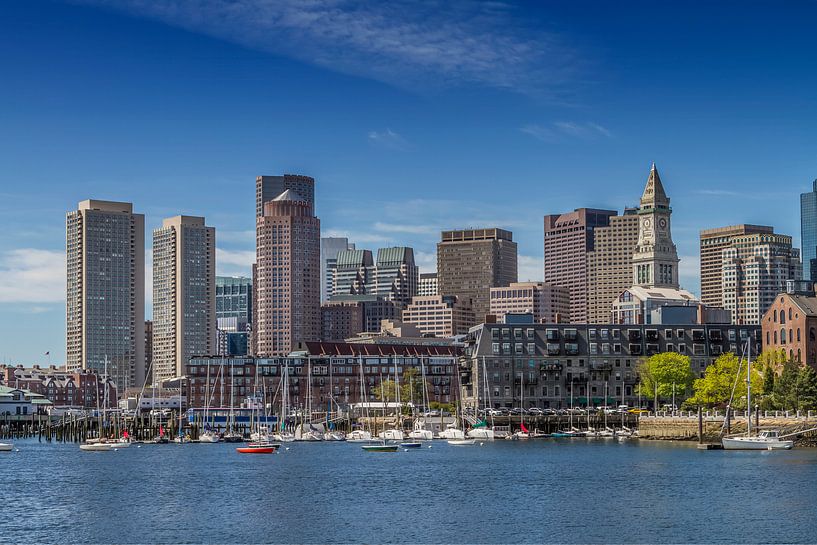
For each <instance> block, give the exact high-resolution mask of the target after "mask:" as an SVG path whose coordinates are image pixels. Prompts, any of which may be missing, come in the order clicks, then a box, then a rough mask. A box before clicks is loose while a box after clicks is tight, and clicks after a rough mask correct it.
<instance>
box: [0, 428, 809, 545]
mask: <svg viewBox="0 0 817 545" xmlns="http://www.w3.org/2000/svg"><path fill="white" fill-rule="evenodd" d="M0 482H2V483H3V486H2V491H3V504H4V505H5V512H4V516H3V517H2V518H0V542H3V543H16V542H27V543H28V542H59V543H113V542H116V543H216V542H218V543H260V542H270V543H296V542H311V543H318V542H320V543H323V542H333V543H377V542H383V543H402V542H408V543H541V542H559V543H587V542H595V543H602V542H604V543H610V542H613V543H621V542H627V543H634V542H638V543H714V542H722V543H726V542H729V543H732V542H753V543H781V542H785V543H812V542H814V541H815V536H817V519H816V518H815V517H814V513H815V512H817V493H815V491H814V483H817V449H795V450H792V451H788V452H780V451H775V452H736V451H732V452H725V451H699V450H697V449H696V448H695V445H694V444H691V443H668V442H651V441H637V440H632V441H627V442H624V443H619V442H617V441H614V440H600V439H599V440H587V439H565V440H553V439H547V440H537V441H527V442H526V441H518V442H517V441H514V442H509V441H497V442H494V443H488V442H486V443H484V444H483V445H479V444H477V445H474V446H469V447H455V446H451V445H448V444H447V443H445V442H434V443H433V444H431V448H428V445H425V446H424V447H423V448H422V449H417V450H410V451H405V450H402V449H401V450H400V451H399V452H397V453H367V452H364V451H363V450H362V449H361V448H360V445H359V444H353V443H349V444H347V443H291V444H285V445H284V446H283V447H282V449H281V451H280V452H279V453H278V454H273V455H239V454H237V453H236V451H235V445H230V444H209V445H208V444H187V445H177V444H168V445H133V446H131V447H130V448H127V449H122V450H118V451H114V452H102V453H99V452H97V453H94V452H83V451H80V449H79V448H78V447H77V445H76V444H70V443H69V444H53V443H52V444H47V443H39V442H37V441H36V439H34V440H24V441H18V442H17V443H16V444H15V451H13V452H8V453H0Z"/></svg>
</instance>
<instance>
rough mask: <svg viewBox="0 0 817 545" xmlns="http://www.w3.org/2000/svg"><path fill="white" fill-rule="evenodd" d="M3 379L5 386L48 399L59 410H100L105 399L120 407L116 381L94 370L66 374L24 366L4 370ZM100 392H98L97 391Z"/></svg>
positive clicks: (0, 373) (1, 368)
mask: <svg viewBox="0 0 817 545" xmlns="http://www.w3.org/2000/svg"><path fill="white" fill-rule="evenodd" d="M0 379H2V383H3V385H4V386H9V387H12V388H20V389H23V390H29V391H30V392H32V393H35V394H40V395H42V396H45V398H46V399H48V400H49V401H51V402H52V403H53V404H54V406H55V407H76V408H89V409H90V408H96V406H97V399H99V403H100V404H101V403H102V400H104V399H105V388H106V387H107V388H108V398H107V399H108V400H110V404H111V406H114V405H115V404H116V400H117V391H116V384H115V383H114V382H113V380H111V379H108V380H105V379H104V378H103V377H101V376H100V375H99V374H97V373H96V371H94V370H92V369H81V370H78V371H74V372H71V371H66V370H65V369H64V368H59V367H55V366H53V365H52V366H49V367H40V366H39V365H35V366H33V367H23V366H22V365H16V366H14V365H6V366H0ZM95 390H96V391H95Z"/></svg>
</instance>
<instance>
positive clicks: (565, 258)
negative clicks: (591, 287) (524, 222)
mask: <svg viewBox="0 0 817 545" xmlns="http://www.w3.org/2000/svg"><path fill="white" fill-rule="evenodd" d="M615 215H616V212H615V211H614V210H596V209H592V208H578V209H576V210H574V211H573V212H567V213H566V214H550V215H547V216H545V218H544V224H545V284H548V285H551V286H561V287H564V288H567V289H568V290H570V321H571V323H574V324H585V323H587V321H588V313H587V310H588V305H587V291H588V279H587V254H588V252H592V251H593V249H594V248H595V246H594V244H595V238H594V235H595V230H596V229H597V228H599V227H607V226H608V225H610V218H611V217H612V216H615Z"/></svg>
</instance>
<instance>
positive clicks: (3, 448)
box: [0, 443, 14, 452]
mask: <svg viewBox="0 0 817 545" xmlns="http://www.w3.org/2000/svg"><path fill="white" fill-rule="evenodd" d="M13 448H14V445H12V444H11V443H0V452H11V450H12V449H13Z"/></svg>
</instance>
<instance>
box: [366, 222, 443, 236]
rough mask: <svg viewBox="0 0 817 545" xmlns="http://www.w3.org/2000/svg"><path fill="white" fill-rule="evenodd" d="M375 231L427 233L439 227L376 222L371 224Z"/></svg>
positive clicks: (435, 230) (437, 231) (435, 231)
mask: <svg viewBox="0 0 817 545" xmlns="http://www.w3.org/2000/svg"><path fill="white" fill-rule="evenodd" d="M373 228H374V230H375V231H381V232H384V233H411V234H414V235H428V234H433V233H439V232H440V229H439V228H438V227H437V226H434V225H407V224H399V223H383V222H380V221H378V222H376V223H375V224H374V226H373Z"/></svg>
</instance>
